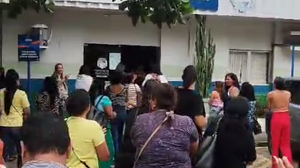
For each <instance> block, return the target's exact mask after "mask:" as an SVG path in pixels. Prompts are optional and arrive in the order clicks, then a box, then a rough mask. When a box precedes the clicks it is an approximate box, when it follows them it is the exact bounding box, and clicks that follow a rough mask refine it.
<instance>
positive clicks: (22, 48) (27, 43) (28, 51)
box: [18, 34, 40, 61]
mask: <svg viewBox="0 0 300 168" xmlns="http://www.w3.org/2000/svg"><path fill="white" fill-rule="evenodd" d="M18 59H19V61H39V60H40V37H39V35H36V36H34V35H27V34H20V35H18Z"/></svg>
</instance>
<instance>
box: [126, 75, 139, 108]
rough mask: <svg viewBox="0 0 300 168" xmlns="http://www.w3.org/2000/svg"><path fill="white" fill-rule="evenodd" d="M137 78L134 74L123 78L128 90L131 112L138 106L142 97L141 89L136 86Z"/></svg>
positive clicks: (128, 102)
mask: <svg viewBox="0 0 300 168" xmlns="http://www.w3.org/2000/svg"><path fill="white" fill-rule="evenodd" d="M135 79H136V76H135V75H134V74H132V73H128V74H126V75H125V76H124V78H123V83H124V85H125V87H126V88H127V109H128V110H131V109H133V108H135V107H137V106H138V104H139V103H140V101H139V97H141V96H140V95H141V88H140V87H139V85H137V84H135V82H134V81H135Z"/></svg>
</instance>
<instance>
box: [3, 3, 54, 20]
mask: <svg viewBox="0 0 300 168" xmlns="http://www.w3.org/2000/svg"><path fill="white" fill-rule="evenodd" d="M54 6H55V4H54V2H53V0H10V2H9V4H7V5H6V8H5V9H7V10H8V13H7V14H8V17H9V18H17V16H18V15H20V14H21V13H22V11H23V10H27V9H33V10H35V11H36V12H40V11H44V12H46V13H52V12H53V8H54Z"/></svg>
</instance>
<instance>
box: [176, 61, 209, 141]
mask: <svg viewBox="0 0 300 168" xmlns="http://www.w3.org/2000/svg"><path fill="white" fill-rule="evenodd" d="M182 80H183V83H182V86H180V87H178V88H177V95H178V101H177V106H176V108H175V113H176V114H179V115H187V116H189V117H190V118H191V119H192V120H193V121H194V123H195V124H196V126H197V129H198V133H199V135H200V136H201V135H202V129H203V128H204V127H205V126H206V124H207V119H206V117H205V115H206V114H205V108H204V103H203V100H202V96H201V95H200V94H199V93H196V92H195V84H196V70H195V67H194V66H193V65H189V66H187V67H186V68H185V69H184V70H183V74H182Z"/></svg>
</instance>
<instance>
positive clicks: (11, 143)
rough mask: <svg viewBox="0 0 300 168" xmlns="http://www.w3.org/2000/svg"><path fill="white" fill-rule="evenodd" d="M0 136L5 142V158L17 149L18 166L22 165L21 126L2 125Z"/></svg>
mask: <svg viewBox="0 0 300 168" xmlns="http://www.w3.org/2000/svg"><path fill="white" fill-rule="evenodd" d="M0 132H1V134H0V137H1V139H2V141H3V143H4V153H3V154H4V159H5V160H7V159H8V158H9V157H10V156H11V155H12V154H13V153H14V151H15V149H16V150H17V155H18V158H17V159H18V160H17V164H18V166H21V165H22V158H21V152H22V151H21V144H20V143H21V127H0Z"/></svg>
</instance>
